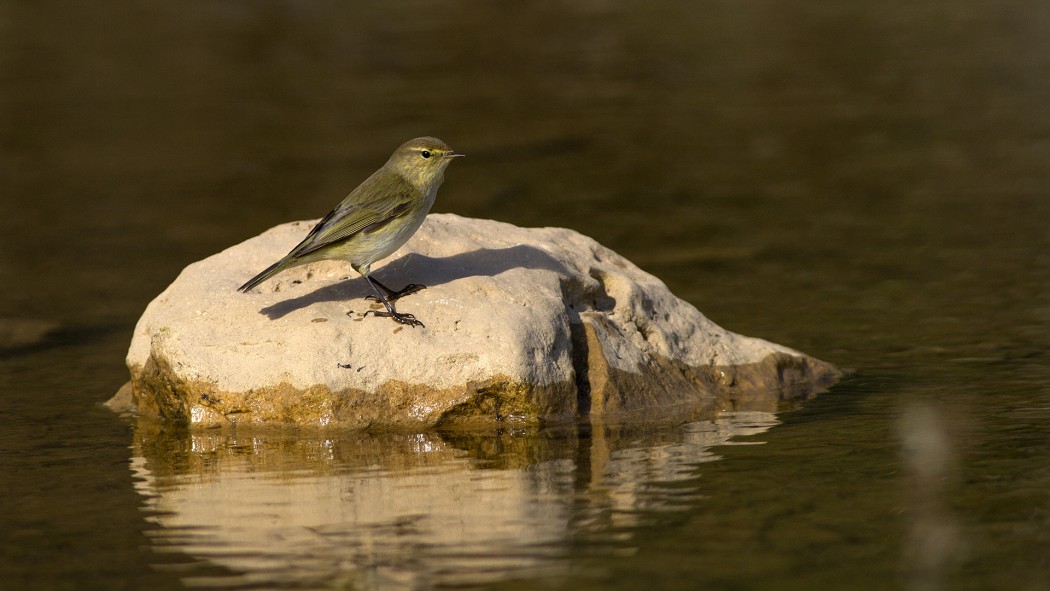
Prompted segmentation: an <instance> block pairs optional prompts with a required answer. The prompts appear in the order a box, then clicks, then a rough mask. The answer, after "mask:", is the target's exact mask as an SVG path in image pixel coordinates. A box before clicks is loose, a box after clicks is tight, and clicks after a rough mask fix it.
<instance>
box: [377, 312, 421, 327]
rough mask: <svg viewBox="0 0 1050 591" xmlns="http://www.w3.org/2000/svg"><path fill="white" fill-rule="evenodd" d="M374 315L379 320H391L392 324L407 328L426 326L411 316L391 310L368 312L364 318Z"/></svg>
mask: <svg viewBox="0 0 1050 591" xmlns="http://www.w3.org/2000/svg"><path fill="white" fill-rule="evenodd" d="M369 314H374V315H375V316H378V317H380V318H392V319H393V320H394V322H397V323H398V324H407V325H409V326H426V325H425V324H423V323H422V322H420V321H418V320H416V317H415V316H413V315H411V314H402V313H401V312H394V311H393V310H390V311H387V312H384V311H382V310H369V311H367V312H365V316H368V315H369Z"/></svg>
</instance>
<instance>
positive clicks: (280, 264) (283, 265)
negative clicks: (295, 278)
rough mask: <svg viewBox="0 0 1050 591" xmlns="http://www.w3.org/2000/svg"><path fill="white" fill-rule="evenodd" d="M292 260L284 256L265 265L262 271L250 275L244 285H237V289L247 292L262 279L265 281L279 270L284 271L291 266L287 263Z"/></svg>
mask: <svg viewBox="0 0 1050 591" xmlns="http://www.w3.org/2000/svg"><path fill="white" fill-rule="evenodd" d="M293 260H294V259H290V258H288V257H285V258H283V259H281V260H279V261H277V262H276V263H274V264H272V265H270V266H269V267H266V270H264V271H263V272H262V273H259V274H258V275H256V276H255V277H252V278H251V279H249V280H248V282H247V283H245V284H244V285H242V286H240V287H238V288H237V291H240V292H247V291H248V290H249V289H251V288H253V287H255V286H256V285H259V284H260V283H262V282H263V281H266V280H267V279H269V278H270V277H273V276H274V275H276V274H278V273H280V272H281V271H284V270H285V269H287V268H288V267H289V266H291V265H289V263H291V262H292V261H293Z"/></svg>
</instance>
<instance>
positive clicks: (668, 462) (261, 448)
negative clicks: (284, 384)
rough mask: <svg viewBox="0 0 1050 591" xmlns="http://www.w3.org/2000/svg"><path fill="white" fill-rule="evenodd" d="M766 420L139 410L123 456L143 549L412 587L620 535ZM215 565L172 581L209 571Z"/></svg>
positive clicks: (531, 573) (241, 569)
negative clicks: (493, 428)
mask: <svg viewBox="0 0 1050 591" xmlns="http://www.w3.org/2000/svg"><path fill="white" fill-rule="evenodd" d="M774 423H775V419H774V417H773V415H772V414H770V413H766V412H734V413H723V414H721V415H719V416H717V417H714V418H710V419H706V420H699V421H694V422H691V423H687V424H684V425H681V426H679V427H677V428H668V427H667V426H666V425H664V426H662V427H659V428H648V427H646V426H644V425H634V426H618V427H608V426H583V427H571V428H568V427H567V428H564V429H557V430H544V431H521V432H500V433H493V432H489V433H484V434H482V433H464V432H457V433H428V434H394V433H387V434H368V433H340V434H331V433H329V434H309V433H302V432H297V433H276V432H252V433H240V434H230V433H228V432H225V433H224V432H217V431H216V432H186V431H170V430H164V429H161V428H159V427H157V426H156V425H153V424H151V423H148V422H142V423H140V424H139V425H138V427H137V431H136V438H135V454H134V459H133V461H132V468H133V470H134V472H135V474H136V476H137V477H138V478H139V480H138V488H139V491H140V492H141V493H142V494H143V495H144V496H145V497H147V501H146V507H147V510H148V512H149V514H150V519H151V520H152V521H154V522H155V523H156V524H157V525H158V526H159V527H158V528H157V529H156V530H155V531H154V532H152V538H153V539H154V541H155V544H156V546H157V547H158V549H160V550H163V549H165V548H167V549H170V550H172V551H179V552H184V553H187V554H189V555H191V556H196V557H199V558H201V559H203V560H204V561H205V562H206V564H207V565H209V567H214V566H219V567H222V568H224V569H225V572H228V573H229V574H227V575H224V576H223V577H221V579H222V580H221V583H222V584H223V585H230V584H236V585H247V586H251V587H253V588H254V587H256V586H275V585H276V586H295V587H296V588H300V587H303V588H313V587H324V588H331V587H332V586H333V585H335V586H339V587H343V586H349V587H352V588H367V589H420V588H432V587H435V586H440V585H459V584H470V583H483V582H493V581H499V580H504V579H507V578H514V577H529V578H532V577H537V576H541V573H542V576H555V577H556V576H557V575H558V574H559V573H561V572H565V571H566V569H568V568H569V564H568V563H567V560H566V559H565V558H563V556H564V554H565V549H566V546H567V543H568V542H569V540H570V537H575V536H578V535H585V536H587V537H588V538H589V539H598V540H599V541H607V542H608V543H609V544H611V545H612V546H622V545H623V544H628V545H629V543H630V535H629V534H628V533H625V529H624V528H630V527H637V526H638V525H640V524H642V523H644V520H645V519H646V516H647V515H653V514H656V513H654V512H658V511H661V510H671V509H674V508H675V506H676V505H680V504H682V503H689V502H695V500H696V499H697V498H698V497H699V494H700V493H699V491H698V480H696V478H695V477H696V475H697V472H696V465H697V464H700V463H703V462H708V461H712V460H715V459H717V458H718V456H717V455H716V454H715V452H714V451H712V449H711V448H712V447H713V446H717V445H723V444H726V443H727V442H728V441H729V439H730V438H731V437H734V436H738V435H751V434H755V433H760V432H762V431H764V430H766V429H767V428H769V426H771V425H773V424H774ZM202 569H203V567H202ZM214 570H215V569H214V568H210V570H207V571H206V572H207V573H208V576H207V577H206V576H204V574H203V573H204V572H205V571H204V570H202V571H201V573H198V574H194V573H187V582H188V583H191V584H209V585H210V584H216V583H219V582H220V581H217V580H213V579H212V578H210V577H214Z"/></svg>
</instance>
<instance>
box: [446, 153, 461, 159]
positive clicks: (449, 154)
mask: <svg viewBox="0 0 1050 591" xmlns="http://www.w3.org/2000/svg"><path fill="white" fill-rule="evenodd" d="M464 156H466V154H460V153H459V152H449V153H448V154H445V158H462V157H464Z"/></svg>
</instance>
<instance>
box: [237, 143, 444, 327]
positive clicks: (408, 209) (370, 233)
mask: <svg viewBox="0 0 1050 591" xmlns="http://www.w3.org/2000/svg"><path fill="white" fill-rule="evenodd" d="M457 156H462V154H457V153H456V152H454V151H452V149H451V148H449V147H448V145H447V144H445V142H443V141H441V140H439V139H437V138H433V137H421V138H416V139H413V140H409V141H407V142H405V143H404V144H401V146H400V147H398V148H397V150H395V151H394V153H393V155H391V156H390V159H389V160H387V162H386V164H384V165H383V166H382V168H380V169H379V170H377V171H375V172H374V173H372V176H370V177H368V178H367V179H365V181H364V182H363V183H361V184H360V185H359V186H358V187H357V188H356V189H354V190H353V191H351V192H350V194H349V195H347V196H346V198H345V199H343V201H342V202H341V203H340V204H339V205H338V206H336V208H335V209H333V210H332V211H331V212H329V213H328V215H326V216H325V217H324V218H323V219H322V220H321V221H320V222H318V223H317V225H316V226H314V228H313V230H311V231H310V233H309V234H307V236H306V238H304V239H303V241H302V242H300V243H299V245H298V246H296V247H295V248H293V249H292V250H291V252H289V253H288V254H287V255H285V256H284V257H283V258H282V259H281V260H279V261H277V262H276V263H274V264H273V265H270V266H269V267H268V268H267V269H266V270H264V271H263V272H262V273H259V274H258V275H256V276H255V277H253V278H252V279H250V280H248V282H246V283H245V284H244V285H242V286H241V287H240V288H239V291H248V290H250V289H252V288H253V287H255V286H257V285H259V284H260V283H262V282H263V281H266V280H267V279H269V278H270V277H273V276H274V275H276V274H277V273H280V272H281V271H284V270H285V269H288V268H290V267H295V266H298V265H303V264H306V263H311V262H314V261H320V260H325V259H342V260H346V261H349V262H350V265H351V266H352V267H353V268H354V270H356V271H357V272H358V273H360V274H361V275H363V276H364V277H365V280H366V281H368V284H369V285H370V286H371V287H372V289H373V291H375V293H376V296H377V299H378V300H379V301H381V302H382V303H383V304H384V305H385V306H386V308H387V311H386V312H385V313H382V312H376V314H377V315H379V316H389V317H391V318H393V319H394V320H396V321H398V322H400V323H402V324H412V325H415V324H420V325H421V324H422V323H421V322H419V321H418V320H416V319H415V318H414V317H413V316H412V315H411V314H400V313H398V312H396V311H395V310H394V308H393V306H392V305H391V302H392V301H393V300H396V299H397V298H398V297H401V296H403V295H408V294H409V293H413V292H415V291H418V290H419V289H422V288H423V286H420V285H410V286H408V287H406V288H405V289H402V290H401V291H397V292H395V291H393V290H390V289H389V288H387V287H386V286H384V285H383V284H382V283H379V282H378V281H376V280H375V279H374V278H372V277H370V275H369V274H370V271H371V265H372V263H374V262H375V261H378V260H380V259H382V258H385V257H387V256H389V255H390V254H391V253H393V252H394V251H395V250H397V249H398V248H400V247H401V245H402V244H404V243H405V242H407V241H408V239H409V238H411V237H412V235H413V234H415V233H416V230H418V229H419V226H420V225H421V224H422V223H423V220H424V219H425V218H426V216H427V212H429V211H430V208H431V207H432V206H433V205H434V199H435V198H436V197H437V190H438V187H440V186H441V183H442V181H443V180H444V171H445V167H447V166H448V164H449V162H451V161H452V159H453V158H455V157H457ZM380 289H382V291H384V292H386V293H385V297H384V294H383V293H381V292H380Z"/></svg>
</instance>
